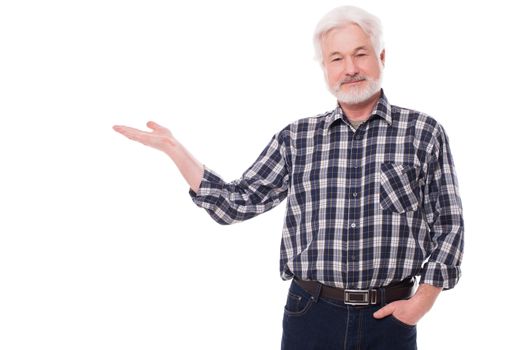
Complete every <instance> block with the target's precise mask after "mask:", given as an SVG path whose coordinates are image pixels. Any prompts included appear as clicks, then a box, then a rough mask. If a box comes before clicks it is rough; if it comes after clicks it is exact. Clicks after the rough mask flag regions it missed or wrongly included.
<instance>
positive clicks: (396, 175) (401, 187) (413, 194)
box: [380, 163, 419, 213]
mask: <svg viewBox="0 0 525 350" xmlns="http://www.w3.org/2000/svg"><path fill="white" fill-rule="evenodd" d="M417 170H418V168H417V167H415V166H411V165H404V164H397V163H382V164H381V192H380V204H381V208H382V209H384V210H388V211H393V212H397V213H405V212H407V211H413V210H417V208H418V206H419V188H418V180H417V177H418V171H417Z"/></svg>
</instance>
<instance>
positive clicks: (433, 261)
mask: <svg viewBox="0 0 525 350" xmlns="http://www.w3.org/2000/svg"><path fill="white" fill-rule="evenodd" d="M435 140H436V143H435V145H434V149H433V154H432V158H431V162H430V164H429V167H428V173H427V180H426V183H425V186H424V190H423V191H424V193H423V195H424V202H423V205H424V211H425V215H426V220H427V223H428V226H429V229H430V237H431V240H432V244H433V249H432V252H431V254H430V257H429V258H428V260H427V262H426V263H425V264H424V265H423V270H422V273H421V280H420V283H427V284H430V285H434V286H437V287H443V289H444V290H446V289H451V288H453V287H454V286H455V285H456V284H457V282H458V280H459V278H460V276H461V269H460V264H461V259H462V256H463V245H464V242H463V231H464V227H463V209H462V205H461V199H460V196H459V190H458V183H457V178H456V173H455V169H454V162H453V159H452V154H451V153H450V147H449V144H448V137H447V135H446V133H445V131H444V130H443V128H442V127H441V126H438V129H437V135H436V138H435Z"/></svg>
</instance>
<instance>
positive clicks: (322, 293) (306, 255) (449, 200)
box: [114, 7, 463, 350]
mask: <svg viewBox="0 0 525 350" xmlns="http://www.w3.org/2000/svg"><path fill="white" fill-rule="evenodd" d="M381 35H382V33H381V24H380V22H379V20H378V19H377V18H376V17H375V16H373V15H371V14H369V13H367V12H365V11H363V10H361V9H359V8H356V7H340V8H336V9H334V10H332V11H331V12H329V13H328V14H327V15H326V16H325V17H324V18H323V19H322V20H321V21H320V22H319V24H318V26H317V29H316V31H315V35H314V43H315V48H316V53H317V56H318V58H319V60H320V62H321V65H322V68H323V70H324V73H325V77H326V81H327V84H328V87H329V89H330V91H331V92H332V93H333V94H334V95H335V96H336V98H337V102H338V103H337V106H336V108H335V109H334V110H333V111H331V112H328V113H325V114H321V115H318V116H315V117H312V118H305V119H300V120H298V121H296V122H294V123H292V124H290V125H288V126H287V127H285V128H284V129H283V130H281V131H279V132H278V133H276V134H275V135H274V136H273V138H272V139H271V141H270V143H269V144H268V145H267V147H266V148H265V149H264V150H263V152H262V153H261V154H260V156H259V157H258V158H257V160H256V161H255V162H254V163H253V165H252V166H250V168H249V169H247V170H246V171H245V172H244V174H243V175H242V177H241V178H239V179H238V180H235V181H232V182H230V183H226V182H225V181H223V180H222V179H221V177H220V176H219V175H217V174H216V173H215V172H213V171H212V170H211V169H209V168H207V167H205V166H203V165H202V164H201V163H199V162H198V161H197V160H196V159H195V158H193V157H192V156H191V155H190V153H189V152H188V151H187V150H186V149H185V148H184V147H183V146H182V145H181V144H180V143H179V142H178V141H177V140H176V139H175V138H174V137H173V136H172V134H171V133H170V131H169V130H168V129H166V128H164V127H162V126H160V125H158V124H156V123H154V122H149V123H148V127H150V128H151V129H152V130H153V131H151V132H145V131H140V130H136V129H132V128H129V127H124V126H115V127H114V128H115V130H116V131H118V132H120V133H122V134H124V135H125V136H127V137H129V138H130V139H132V140H135V141H138V142H142V143H143V144H145V145H148V146H151V147H154V148H157V149H159V150H161V151H163V152H165V153H167V154H168V155H169V156H170V157H171V158H172V159H173V161H174V162H175V164H176V165H177V166H178V168H179V170H180V171H181V173H182V175H183V176H184V178H185V179H186V181H187V182H188V184H189V185H190V187H191V190H190V195H191V197H192V199H193V201H194V202H195V203H196V204H197V205H198V206H200V207H202V208H204V209H206V211H207V212H208V213H209V214H210V215H211V217H212V218H213V219H214V220H216V221H217V222H219V223H221V224H232V223H236V222H240V221H243V220H247V219H249V218H252V217H254V216H255V215H258V214H261V213H263V212H265V211H267V210H269V209H271V208H273V207H275V206H276V205H277V204H278V203H280V202H281V201H282V200H284V199H285V198H287V212H286V217H285V220H284V227H283V235H282V244H281V264H280V266H281V277H282V278H283V279H285V280H288V279H293V280H292V283H291V285H290V290H289V293H288V297H287V301H286V306H285V310H284V320H283V336H282V349H300V350H307V349H323V350H327V349H389V350H394V349H404V350H406V349H416V348H417V345H416V323H417V322H418V321H419V320H420V319H421V318H422V317H423V315H424V314H425V313H426V312H427V311H429V310H430V308H431V307H432V305H433V303H434V301H435V300H436V298H437V296H438V294H439V293H440V292H441V290H443V289H450V288H453V287H454V286H455V285H456V283H457V282H458V279H459V277H460V267H459V265H460V263H461V258H462V250H463V218H462V208H461V201H460V198H459V194H458V188H457V180H456V177H455V172H454V165H453V161H452V156H451V153H450V149H449V145H448V139H447V136H446V134H445V131H444V130H443V128H442V127H441V125H439V124H438V123H437V122H436V121H435V120H434V119H432V118H431V117H429V116H427V115H425V114H423V113H420V112H417V111H414V110H410V109H407V108H402V107H397V106H394V105H391V104H390V103H389V102H388V100H387V98H386V96H385V94H384V92H383V90H382V89H381V77H382V71H383V66H384V62H385V51H384V47H383V43H382V39H381ZM416 276H419V277H420V279H419V285H418V287H417V291H416V292H415V293H414V292H413V289H414V288H415V287H414V285H415V277H416Z"/></svg>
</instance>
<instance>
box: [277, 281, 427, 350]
mask: <svg viewBox="0 0 525 350" xmlns="http://www.w3.org/2000/svg"><path fill="white" fill-rule="evenodd" d="M316 294H317V295H311V294H309V293H308V292H306V291H305V290H304V289H302V288H301V287H300V286H299V285H297V284H296V283H295V281H292V283H291V285H290V290H289V292H288V297H287V300H286V306H285V309H284V318H283V336H282V343H281V350H332V349H333V350H336V349H337V350H357V349H359V350H364V349H367V350H387V349H388V350H415V349H417V345H416V326H410V325H406V324H404V323H402V322H401V321H399V320H397V319H396V318H394V317H393V316H387V317H386V318H384V319H380V320H378V319H375V318H374V316H373V313H374V312H375V311H377V310H379V309H380V308H381V307H382V306H383V305H372V306H350V305H345V304H344V303H343V302H342V301H337V300H332V299H328V298H319V296H318V295H319V292H317V293H316Z"/></svg>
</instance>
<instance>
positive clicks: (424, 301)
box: [374, 284, 442, 325]
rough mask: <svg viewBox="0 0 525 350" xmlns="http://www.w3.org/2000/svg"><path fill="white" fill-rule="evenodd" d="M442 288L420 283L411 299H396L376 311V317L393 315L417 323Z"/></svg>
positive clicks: (405, 321) (401, 319) (406, 321)
mask: <svg viewBox="0 0 525 350" xmlns="http://www.w3.org/2000/svg"><path fill="white" fill-rule="evenodd" d="M441 290H442V288H439V287H434V286H431V285H429V284H420V285H419V287H418V289H417V292H416V294H414V296H413V297H412V298H410V299H409V300H398V301H394V302H392V303H390V304H388V305H386V306H384V307H382V308H381V309H379V310H377V311H376V312H375V313H374V317H375V318H384V317H386V316H389V315H392V316H394V317H395V318H397V319H398V320H399V321H401V322H403V323H406V324H408V325H416V323H418V322H419V320H420V319H421V318H422V317H423V316H424V315H425V314H426V313H427V312H428V311H429V310H430V309H431V308H432V305H434V302H435V301H436V299H437V297H438V295H439V293H440V292H441Z"/></svg>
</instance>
